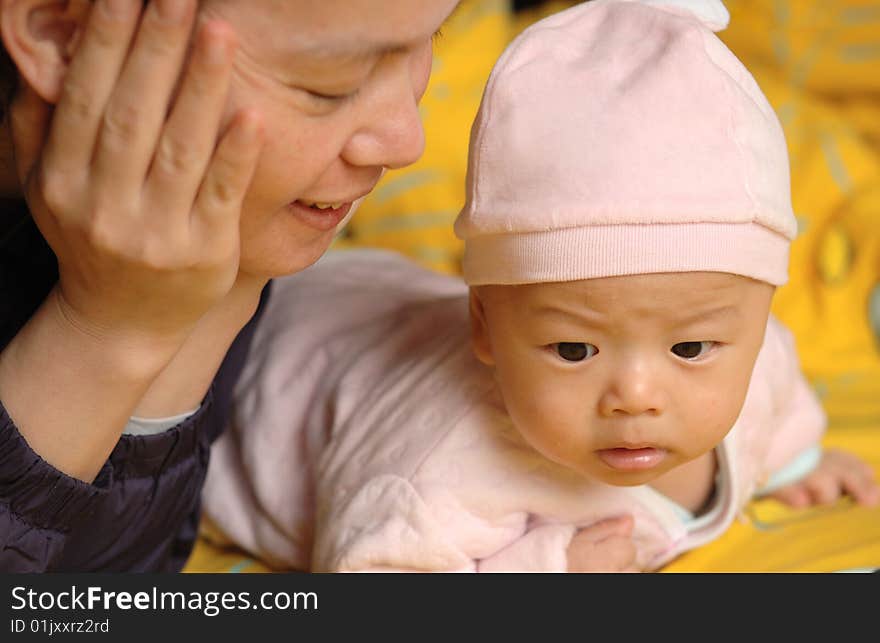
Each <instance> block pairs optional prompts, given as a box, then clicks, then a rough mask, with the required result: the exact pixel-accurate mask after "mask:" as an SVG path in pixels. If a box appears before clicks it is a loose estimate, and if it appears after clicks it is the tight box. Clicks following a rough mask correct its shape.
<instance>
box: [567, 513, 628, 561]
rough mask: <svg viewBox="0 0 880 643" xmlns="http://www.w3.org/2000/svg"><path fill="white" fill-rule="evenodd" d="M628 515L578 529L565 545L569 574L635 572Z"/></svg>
mask: <svg viewBox="0 0 880 643" xmlns="http://www.w3.org/2000/svg"><path fill="white" fill-rule="evenodd" d="M632 530H633V519H632V517H631V516H621V517H619V518H609V519H608V520H603V521H601V522H597V523H596V524H594V525H590V526H589V527H584V528H583V529H581V530H579V531H578V532H577V533H576V534H575V536H574V538H572V539H571V543H569V545H568V552H567V553H568V571H569V572H576V573H577V572H637V571H640V570H639V569H638V568H637V567H636V546H635V544H634V543H633V540H632Z"/></svg>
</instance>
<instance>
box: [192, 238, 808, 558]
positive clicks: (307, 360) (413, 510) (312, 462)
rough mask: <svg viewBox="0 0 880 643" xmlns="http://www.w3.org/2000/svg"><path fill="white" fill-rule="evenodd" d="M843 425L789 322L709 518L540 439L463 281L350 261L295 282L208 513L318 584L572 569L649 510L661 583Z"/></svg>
mask: <svg viewBox="0 0 880 643" xmlns="http://www.w3.org/2000/svg"><path fill="white" fill-rule="evenodd" d="M824 428H825V415H824V413H823V412H822V409H821V406H820V405H819V403H818V401H817V399H816V398H815V396H814V395H813V393H812V391H811V389H810V388H809V386H808V385H807V383H806V381H805V379H804V378H803V376H802V375H801V373H800V371H799V368H798V361H797V356H796V354H795V349H794V345H793V343H792V339H791V336H790V334H789V333H788V331H786V330H785V329H784V328H783V327H782V326H781V325H780V324H779V323H778V322H777V321H776V320H774V319H772V318H771V319H770V321H769V323H768V325H767V332H766V336H765V340H764V345H763V347H762V348H761V351H760V354H759V356H758V360H757V363H756V365H755V369H754V372H753V375H752V380H751V383H750V387H749V390H748V394H747V396H746V400H745V404H744V407H743V409H742V412H741V414H740V417H739V419H738V420H737V422H736V424H735V425H734V427H733V429H732V430H731V431H730V433H729V434H728V436H727V437H726V438H725V439H724V441H723V443H722V444H721V445H720V446H719V447H718V448H717V450H716V455H717V458H718V463H719V472H720V476H719V484H718V487H717V493H716V502H717V503H718V504H717V507H716V510H715V511H714V512H712V513H711V515H712V516H714V518H712V519H711V520H708V521H706V520H703V521H699V520H698V521H696V522H692V523H689V522H687V521H685V520H683V519H682V518H681V517H680V515H679V514H678V513H677V512H676V511H675V509H674V506H673V505H672V503H671V502H670V501H669V500H667V499H666V498H665V497H663V496H662V495H661V494H659V493H658V492H656V491H654V490H653V489H652V488H651V487H649V486H637V487H614V486H609V485H606V484H602V483H599V482H595V481H592V480H589V479H585V478H584V477H582V476H579V475H577V474H575V473H573V472H571V471H569V470H567V469H565V468H562V467H560V466H559V465H557V464H554V463H552V462H549V461H547V460H546V459H545V458H543V457H541V456H540V455H539V454H537V453H536V452H535V451H533V450H532V449H530V448H529V447H528V446H527V445H526V444H525V443H524V441H523V440H522V439H521V438H520V436H519V435H518V433H517V431H516V430H515V429H514V428H513V426H512V425H511V423H510V420H509V419H508V416H507V414H506V413H505V411H504V408H503V406H502V404H501V402H500V398H499V396H498V393H497V391H496V388H495V386H494V384H493V378H492V373H491V371H490V370H489V369H488V368H487V367H485V366H483V365H482V364H481V363H479V362H478V361H477V360H476V359H475V358H474V357H473V355H472V353H471V349H470V339H469V322H468V306H467V288H466V286H465V285H464V284H463V283H462V282H461V281H460V280H458V279H455V278H452V277H446V276H442V275H437V274H434V273H430V272H427V271H425V270H423V269H421V268H419V267H417V266H416V265H414V264H412V263H411V262H409V261H407V260H405V259H403V258H401V257H398V256H396V255H393V254H390V253H384V252H380V251H355V252H338V253H331V254H329V255H327V256H326V257H325V258H324V259H322V260H321V261H320V262H319V263H318V264H316V265H315V266H313V267H312V268H310V269H308V270H306V271H304V272H302V273H300V274H298V275H294V276H291V277H287V278H283V279H279V280H276V281H275V283H274V290H273V294H272V297H271V299H270V301H269V306H268V308H267V310H266V311H265V315H264V319H263V322H262V324H261V325H260V327H259V328H258V329H257V333H256V335H255V337H254V342H253V345H252V348H251V354H250V356H249V359H248V364H247V366H246V368H245V371H244V372H243V374H242V376H241V379H240V380H239V384H238V388H237V393H236V397H235V402H234V411H233V426H231V427H230V429H231V430H229V431H227V432H226V433H225V435H224V436H223V438H222V439H221V440H220V441H219V442H218V443H217V444H216V446H215V447H214V450H213V451H214V453H213V459H212V462H211V466H210V470H209V474H208V480H207V484H206V487H205V492H204V505H205V512H206V513H207V515H208V516H209V517H210V518H211V519H212V521H213V522H214V523H215V524H216V526H217V527H219V528H220V530H221V531H222V532H223V533H224V534H225V536H226V537H228V538H229V539H230V540H231V541H232V542H234V543H236V544H238V545H239V546H241V547H243V548H245V549H246V550H248V551H250V552H252V553H253V554H254V555H256V556H258V557H260V558H261V559H263V560H265V561H267V562H268V563H269V564H271V565H273V566H277V567H279V568H293V569H311V570H313V571H392V570H401V571H429V570H430V571H465V572H474V571H565V569H566V548H567V547H568V544H569V541H570V539H571V537H572V535H573V534H574V533H575V530H576V529H577V528H578V527H582V526H586V525H589V524H591V523H594V522H596V521H598V520H602V519H604V518H608V517H611V516H619V515H621V514H631V515H633V516H634V518H635V527H634V539H635V542H636V544H637V549H638V562H639V564H640V566H641V568H643V569H646V570H650V569H656V568H658V567H660V566H662V565H663V564H665V563H666V562H668V561H670V560H671V559H673V558H674V557H676V556H677V555H679V554H681V553H682V552H684V551H686V550H688V549H691V548H694V547H697V546H699V545H702V544H703V543H706V542H708V541H710V540H712V539H714V538H716V537H717V536H719V535H720V534H721V533H722V532H724V531H725V530H726V529H727V527H728V526H729V525H730V524H731V522H732V521H733V520H734V518H735V517H736V516H737V515H738V514H739V512H740V511H741V509H742V507H743V505H744V504H745V502H746V501H747V500H748V499H749V498H750V497H751V496H752V494H753V493H754V491H755V490H756V488H757V487H758V486H760V485H761V484H762V483H763V482H764V481H765V480H766V479H767V478H768V477H769V476H770V475H771V474H772V473H774V472H776V471H778V470H780V469H781V468H783V467H784V466H785V465H786V464H788V463H789V462H791V461H792V460H794V459H795V458H796V457H797V456H798V455H799V454H802V453H803V452H804V451H806V450H807V449H810V448H812V447H815V446H816V445H817V444H818V442H819V438H820V436H821V434H822V432H823V430H824Z"/></svg>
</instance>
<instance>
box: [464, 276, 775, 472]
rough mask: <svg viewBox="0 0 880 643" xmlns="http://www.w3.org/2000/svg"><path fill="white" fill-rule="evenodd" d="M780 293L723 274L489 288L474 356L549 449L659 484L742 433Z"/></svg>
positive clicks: (524, 429) (590, 468) (571, 460)
mask: <svg viewBox="0 0 880 643" xmlns="http://www.w3.org/2000/svg"><path fill="white" fill-rule="evenodd" d="M773 290H774V289H773V287H772V286H771V285H769V284H765V283H761V282H758V281H753V280H751V279H748V278H746V277H739V276H736V275H731V274H726V273H711V272H694V273H663V274H652V275H633V276H626V277H609V278H603V279H587V280H582V281H573V282H564V283H549V284H532V285H524V286H484V287H480V288H478V289H476V290H475V291H474V292H473V293H472V300H471V303H472V313H473V317H474V320H473V324H474V348H475V351H476V353H477V356H478V357H479V358H480V360H481V361H483V362H485V363H487V364H490V365H492V366H493V367H494V369H495V374H496V378H497V381H498V385H499V388H500V390H501V394H502V397H503V399H504V403H505V406H506V408H507V411H508V413H509V414H510V417H511V419H512V421H513V423H514V425H515V426H516V427H517V429H518V430H519V432H520V433H521V434H522V436H523V437H524V439H525V440H526V441H527V442H528V443H529V444H531V445H532V447H534V448H535V449H536V450H537V451H539V452H540V453H541V454H543V455H544V456H545V457H547V458H549V459H550V460H553V461H555V462H557V463H559V464H561V465H564V466H566V467H568V468H570V469H573V470H575V471H578V472H580V473H582V474H583V475H586V476H590V477H592V478H595V479H598V480H601V481H603V482H605V483H608V484H613V485H637V484H645V483H648V482H650V481H652V480H654V479H655V478H657V477H659V476H660V475H662V474H664V473H666V472H668V471H669V470H671V469H673V468H675V467H677V466H680V465H682V464H684V463H686V462H689V461H691V460H694V459H695V458H697V457H698V456H700V455H703V454H705V453H707V452H708V451H710V450H711V449H713V448H714V447H715V446H717V445H718V444H719V442H721V440H722V439H723V438H724V436H725V435H726V434H727V432H728V431H729V430H730V429H731V428H732V426H733V424H734V422H735V421H736V419H737V417H738V415H739V413H740V410H741V408H742V405H743V401H744V399H745V395H746V391H747V390H748V386H749V379H750V377H751V373H752V369H753V367H754V364H755V359H756V358H757V356H758V351H759V350H760V348H761V344H762V342H763V339H764V329H765V327H766V324H767V317H768V315H769V311H770V301H771V299H772V296H773Z"/></svg>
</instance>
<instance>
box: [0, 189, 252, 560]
mask: <svg viewBox="0 0 880 643" xmlns="http://www.w3.org/2000/svg"><path fill="white" fill-rule="evenodd" d="M57 279H58V271H57V264H56V261H55V257H54V255H53V253H52V251H51V250H50V248H49V247H48V245H47V244H46V242H45V241H44V240H43V238H42V236H41V235H40V233H39V231H38V230H37V228H36V226H35V225H34V223H33V221H32V219H31V218H30V217H29V216H28V215H27V212H26V211H25V210H24V205H23V204H22V203H20V202H12V201H5V202H2V203H0V348H2V347H5V346H6V344H8V343H9V341H10V340H11V339H12V338H13V337H14V336H15V334H16V333H17V332H18V330H19V329H20V328H21V327H22V325H24V323H25V322H26V321H27V320H28V319H29V318H30V316H31V315H32V314H33V312H34V310H36V308H37V307H38V306H39V304H40V303H41V302H42V301H43V299H44V298H45V297H46V295H47V293H48V292H49V290H50V289H51V288H52V286H53V285H54V283H55V282H56V281H57ZM268 294H269V288H268V287H267V288H266V290H265V291H264V292H263V296H262V299H261V302H260V306H259V308H258V310H257V313H256V315H255V316H254V318H253V319H252V320H251V321H250V322H249V323H248V324H247V326H245V327H244V329H243V330H242V331H241V333H239V335H238V337H237V338H236V340H235V342H234V343H233V345H232V347H231V348H230V350H229V352H228V353H227V355H226V358H225V360H224V361H223V364H222V365H221V366H220V370H219V371H218V372H217V376H216V378H215V379H214V382H213V384H212V386H211V389H210V390H209V391H208V394H207V396H206V397H205V399H204V401H203V403H202V406H201V408H200V409H199V411H198V412H197V413H196V414H195V415H193V416H191V417H189V418H187V419H186V420H185V421H184V422H182V423H181V424H179V425H178V426H176V427H174V428H171V429H169V430H168V431H165V432H164V433H161V434H158V435H151V436H128V435H124V436H122V437H121V438H120V440H119V442H118V444H117V445H116V448H114V449H113V452H112V453H111V454H110V457H109V459H108V460H107V462H106V463H105V464H104V467H103V469H102V470H101V472H100V474H99V475H98V477H97V478H96V479H95V481H94V483H92V484H86V483H84V482H82V481H80V480H77V479H75V478H71V477H70V476H67V475H65V474H63V473H61V472H60V471H58V470H56V469H55V468H54V467H52V466H51V465H49V464H48V463H46V462H45V461H44V460H43V459H42V458H41V457H40V456H39V455H37V454H36V453H35V452H34V451H32V450H31V449H30V447H29V446H28V445H27V443H26V442H25V440H24V439H23V438H22V436H21V434H20V433H19V431H18V429H17V428H16V426H15V424H14V423H13V422H12V420H11V419H10V417H9V415H8V414H7V412H6V409H5V408H3V406H2V401H0V572H43V571H65V572H76V571H105V572H106V571H109V572H124V571H133V572H148V571H149V572H165V571H179V570H180V569H181V568H182V567H183V565H184V564H185V563H186V560H187V558H188V557H189V554H190V552H191V551H192V547H193V544H194V542H195V538H196V533H197V529H198V523H199V511H200V506H199V497H200V493H201V489H202V485H203V484H204V480H205V474H206V472H207V469H208V458H209V454H210V447H211V444H212V443H213V442H214V440H216V439H217V437H218V436H219V435H220V433H221V432H222V430H223V428H224V426H225V424H226V417H227V413H228V409H229V402H230V398H231V393H232V388H233V386H234V385H235V381H236V379H237V378H238V375H239V373H240V371H241V368H242V365H243V363H244V359H245V356H246V354H247V351H248V347H249V346H250V341H251V338H252V336H253V331H254V328H255V326H256V323H257V320H258V318H259V317H260V314H261V313H262V311H263V309H264V307H265V302H266V299H267V298H268Z"/></svg>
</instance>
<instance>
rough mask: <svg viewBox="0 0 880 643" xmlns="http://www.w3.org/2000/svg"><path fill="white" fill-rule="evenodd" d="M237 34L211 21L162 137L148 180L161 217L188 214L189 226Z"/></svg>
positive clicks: (214, 139)
mask: <svg viewBox="0 0 880 643" xmlns="http://www.w3.org/2000/svg"><path fill="white" fill-rule="evenodd" d="M233 41H234V35H233V33H232V31H231V30H230V29H229V28H228V27H226V26H225V25H223V24H222V23H206V24H205V25H204V26H203V27H202V29H201V31H200V33H199V35H198V38H197V43H196V47H195V52H194V55H193V59H192V62H191V63H190V65H189V67H188V69H187V72H186V76H185V77H184V79H183V82H182V84H181V87H180V92H179V93H178V95H177V100H176V101H175V104H174V108H173V110H172V112H171V116H170V117H169V119H168V122H167V123H166V125H165V130H164V131H163V132H162V136H161V138H160V139H159V144H158V146H157V148H156V154H155V157H154V158H153V165H152V168H151V170H150V175H149V177H148V179H147V184H148V187H147V189H148V191H150V192H151V193H152V194H153V195H155V196H151V198H150V202H152V203H157V204H159V207H158V208H157V209H156V211H157V213H183V216H185V217H186V224H187V225H189V215H190V210H191V209H192V205H193V201H194V200H195V197H196V194H197V193H198V190H199V188H200V186H201V184H202V181H203V179H204V176H205V171H206V169H207V167H208V163H209V162H210V160H211V156H212V155H213V154H214V150H215V148H216V145H217V138H218V130H219V127H220V118H221V115H222V113H223V108H224V106H225V103H226V92H227V90H228V88H229V72H230V68H231V66H232V64H231V63H232V50H233Z"/></svg>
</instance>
